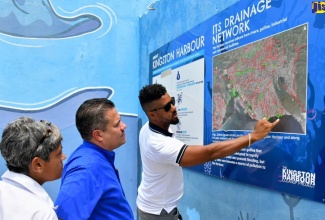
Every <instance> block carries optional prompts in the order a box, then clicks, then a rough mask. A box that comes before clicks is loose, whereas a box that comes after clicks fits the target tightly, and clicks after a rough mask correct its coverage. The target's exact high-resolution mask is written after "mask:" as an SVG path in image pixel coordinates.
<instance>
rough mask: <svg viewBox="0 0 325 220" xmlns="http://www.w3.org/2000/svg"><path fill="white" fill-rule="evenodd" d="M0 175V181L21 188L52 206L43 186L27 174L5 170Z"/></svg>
mask: <svg viewBox="0 0 325 220" xmlns="http://www.w3.org/2000/svg"><path fill="white" fill-rule="evenodd" d="M1 177H2V181H4V182H6V183H8V184H11V185H14V186H16V187H18V188H21V189H23V190H26V191H29V192H31V193H32V194H34V195H36V196H37V197H39V198H40V199H42V200H43V201H44V202H46V203H48V204H49V205H50V206H51V207H53V206H54V205H53V201H52V200H51V198H50V197H49V195H48V194H47V192H46V191H45V190H44V188H43V187H42V186H41V185H40V184H39V183H37V182H36V181H35V180H34V179H32V178H30V177H29V176H27V175H25V174H21V173H15V172H12V171H9V170H7V171H6V172H5V173H4V174H3V175H2V176H1Z"/></svg>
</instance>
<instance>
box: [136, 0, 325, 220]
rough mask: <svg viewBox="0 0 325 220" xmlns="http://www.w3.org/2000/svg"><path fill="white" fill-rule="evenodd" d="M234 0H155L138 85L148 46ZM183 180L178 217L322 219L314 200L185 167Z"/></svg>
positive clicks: (143, 79)
mask: <svg viewBox="0 0 325 220" xmlns="http://www.w3.org/2000/svg"><path fill="white" fill-rule="evenodd" d="M236 2H237V0H233V1H224V0H223V1H196V0H190V1H189V0H179V1H172V0H164V1H157V2H155V4H154V6H153V8H155V10H152V11H149V12H148V13H147V14H145V15H144V16H142V17H141V19H140V39H141V41H140V42H142V43H140V55H141V56H140V57H141V59H140V87H142V86H143V85H144V84H148V82H149V81H148V78H149V60H148V58H149V54H150V53H151V52H153V51H154V50H156V49H158V48H160V47H161V46H163V45H165V44H166V43H168V42H170V41H171V40H173V39H175V38H176V37H178V36H180V35H181V34H183V33H185V32H187V31H189V30H190V29H192V28H193V27H195V26H196V25H198V24H200V23H201V22H203V21H205V20H206V19H207V18H209V17H211V16H213V15H215V14H217V13H218V12H221V11H222V10H224V9H226V8H227V7H229V6H231V5H233V4H234V3H236ZM279 2H280V1H279ZM306 10H309V9H306ZM139 117H140V118H142V119H143V123H144V122H146V120H147V119H146V117H145V115H144V114H143V113H142V112H141V109H139ZM184 181H185V192H184V196H183V198H182V200H181V204H180V210H181V212H182V213H183V217H184V218H183V219H190V220H198V219H201V220H202V219H203V220H205V219H222V220H228V219H238V220H244V219H245V220H251V219H263V220H274V219H279V220H280V219H291V220H293V219H295V220H298V219H301V220H303V219H313V220H320V219H324V217H323V209H324V205H323V204H321V203H317V202H314V201H308V200H304V199H299V198H296V197H293V196H289V195H282V194H281V193H279V192H273V191H269V190H265V189H261V188H257V187H252V186H249V185H244V184H241V183H238V182H233V181H229V180H224V179H219V178H214V177H210V176H206V175H203V174H201V173H196V172H194V171H192V170H188V169H184Z"/></svg>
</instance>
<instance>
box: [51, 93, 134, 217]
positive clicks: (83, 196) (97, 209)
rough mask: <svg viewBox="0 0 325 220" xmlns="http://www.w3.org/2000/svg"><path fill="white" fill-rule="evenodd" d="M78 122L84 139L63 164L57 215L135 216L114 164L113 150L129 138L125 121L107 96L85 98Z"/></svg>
mask: <svg viewBox="0 0 325 220" xmlns="http://www.w3.org/2000/svg"><path fill="white" fill-rule="evenodd" d="M76 126H77V129H78V131H79V133H80V135H81V137H82V139H83V143H82V144H81V145H80V146H79V147H78V148H77V149H76V150H75V151H74V152H73V153H72V154H71V156H70V158H69V160H68V162H67V164H66V165H65V167H64V171H63V175H62V183H61V188H60V192H59V195H58V198H57V200H56V202H55V205H57V206H58V207H57V210H56V212H57V215H58V218H59V219H62V220H83V219H94V220H99V219H110V220H121V219H123V220H133V219H134V217H133V213H132V210H131V207H130V205H129V203H128V202H127V200H126V198H125V195H124V192H123V188H122V186H121V183H120V180H119V175H118V172H117V170H116V168H115V166H114V158H115V153H114V151H113V150H115V149H116V148H118V147H120V146H121V145H122V144H124V143H125V142H126V140H125V133H124V130H125V129H126V125H125V124H124V123H123V122H122V121H121V117H120V115H119V114H118V112H117V111H116V109H115V106H114V103H113V102H111V101H110V100H107V99H105V98H99V99H90V100H87V101H85V102H84V103H83V104H82V105H81V106H80V107H79V109H78V110H77V114H76Z"/></svg>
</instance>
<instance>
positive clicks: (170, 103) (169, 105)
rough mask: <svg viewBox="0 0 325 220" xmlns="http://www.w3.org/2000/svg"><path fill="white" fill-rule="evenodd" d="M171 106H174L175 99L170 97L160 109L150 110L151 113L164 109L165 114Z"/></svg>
mask: <svg viewBox="0 0 325 220" xmlns="http://www.w3.org/2000/svg"><path fill="white" fill-rule="evenodd" d="M172 105H175V98H174V97H172V98H171V100H170V102H168V103H167V104H166V105H164V106H163V107H161V108H155V109H153V110H151V112H154V111H158V110H160V109H164V110H165V111H166V112H169V110H170V108H171V107H172Z"/></svg>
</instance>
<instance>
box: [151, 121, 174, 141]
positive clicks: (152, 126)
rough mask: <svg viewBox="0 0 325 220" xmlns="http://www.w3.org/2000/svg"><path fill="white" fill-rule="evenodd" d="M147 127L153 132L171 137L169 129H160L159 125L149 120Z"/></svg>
mask: <svg viewBox="0 0 325 220" xmlns="http://www.w3.org/2000/svg"><path fill="white" fill-rule="evenodd" d="M149 128H150V130H152V131H153V132H156V133H159V134H162V135H165V136H168V137H172V136H173V133H170V132H169V131H166V130H165V129H162V128H161V127H159V126H157V125H155V124H153V123H151V122H149Z"/></svg>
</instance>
